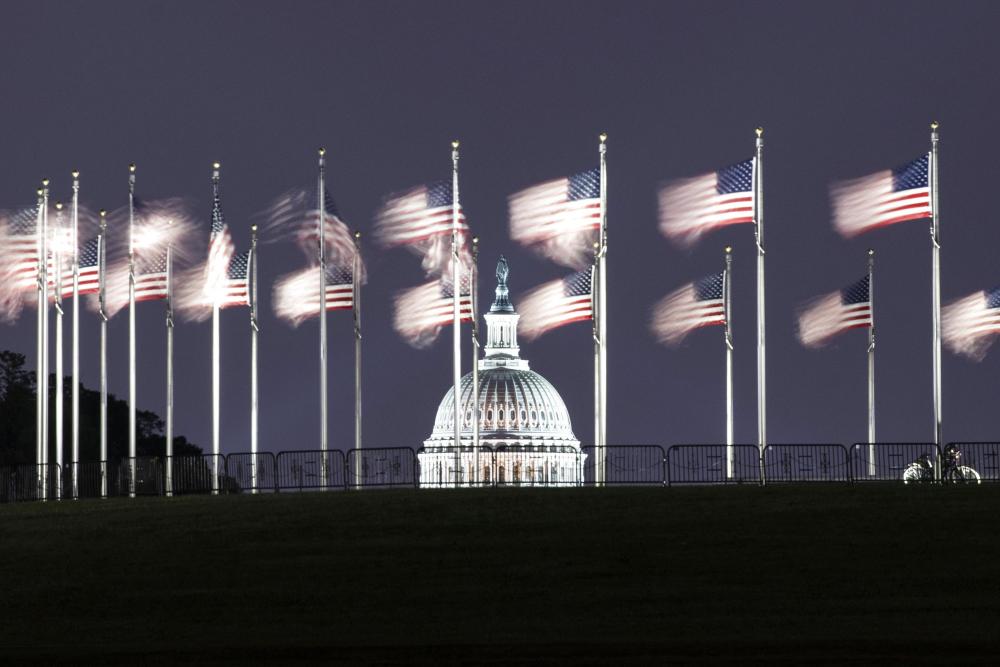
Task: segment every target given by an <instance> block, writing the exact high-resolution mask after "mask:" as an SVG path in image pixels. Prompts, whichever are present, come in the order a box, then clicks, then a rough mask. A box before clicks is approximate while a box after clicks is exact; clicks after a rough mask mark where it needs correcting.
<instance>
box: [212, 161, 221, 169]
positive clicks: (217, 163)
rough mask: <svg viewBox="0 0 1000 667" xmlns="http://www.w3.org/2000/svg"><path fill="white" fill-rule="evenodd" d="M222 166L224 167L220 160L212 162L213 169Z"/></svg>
mask: <svg viewBox="0 0 1000 667" xmlns="http://www.w3.org/2000/svg"><path fill="white" fill-rule="evenodd" d="M221 168H222V164H221V163H219V162H213V163H212V169H221Z"/></svg>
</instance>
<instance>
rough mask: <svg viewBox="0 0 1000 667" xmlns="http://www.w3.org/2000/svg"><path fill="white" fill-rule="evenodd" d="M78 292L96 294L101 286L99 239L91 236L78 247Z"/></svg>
mask: <svg viewBox="0 0 1000 667" xmlns="http://www.w3.org/2000/svg"><path fill="white" fill-rule="evenodd" d="M79 266H80V280H79V283H78V287H79V293H80V294H81V295H83V294H97V292H98V290H99V289H100V286H101V276H100V270H101V262H100V239H97V238H93V239H90V240H89V241H87V242H86V243H84V244H83V247H82V248H80V258H79Z"/></svg>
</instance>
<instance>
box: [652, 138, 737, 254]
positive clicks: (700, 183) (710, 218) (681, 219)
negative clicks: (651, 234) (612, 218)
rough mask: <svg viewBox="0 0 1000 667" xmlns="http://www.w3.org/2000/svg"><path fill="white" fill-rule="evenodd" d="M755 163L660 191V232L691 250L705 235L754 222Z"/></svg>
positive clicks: (693, 178) (682, 180)
mask: <svg viewBox="0 0 1000 667" xmlns="http://www.w3.org/2000/svg"><path fill="white" fill-rule="evenodd" d="M753 171H754V160H753V158H751V159H749V160H744V161H743V162H738V163H736V164H734V165H731V166H729V167H725V168H723V169H720V170H718V171H713V172H711V173H708V174H704V175H702V176H694V177H692V178H684V179H679V180H676V181H672V182H670V183H668V184H666V185H665V186H663V187H662V188H661V189H660V195H659V204H660V231H661V232H663V234H664V235H665V236H666V237H667V238H669V239H671V240H673V241H674V242H676V243H678V244H680V245H682V246H685V247H690V246H692V245H694V244H695V243H696V242H697V241H698V239H700V238H701V237H702V235H704V234H707V233H708V232H711V231H712V230H715V229H718V228H720V227H725V226H727V225H738V224H741V223H752V222H753Z"/></svg>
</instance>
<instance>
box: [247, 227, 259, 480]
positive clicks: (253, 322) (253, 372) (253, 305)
mask: <svg viewBox="0 0 1000 667" xmlns="http://www.w3.org/2000/svg"><path fill="white" fill-rule="evenodd" d="M250 271H251V273H250V276H249V278H250V295H249V296H250V484H251V486H253V490H252V493H257V416H258V414H257V393H258V392H257V389H258V388H257V335H258V334H259V333H260V326H259V325H258V323H257V225H253V226H251V227H250Z"/></svg>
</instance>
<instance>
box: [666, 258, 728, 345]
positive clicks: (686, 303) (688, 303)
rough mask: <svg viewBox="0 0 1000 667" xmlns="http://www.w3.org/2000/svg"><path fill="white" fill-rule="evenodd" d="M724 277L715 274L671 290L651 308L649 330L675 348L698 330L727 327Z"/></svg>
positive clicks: (720, 274) (721, 274)
mask: <svg viewBox="0 0 1000 667" xmlns="http://www.w3.org/2000/svg"><path fill="white" fill-rule="evenodd" d="M725 283H726V274H725V272H723V273H714V274H712V275H710V276H706V277H704V278H701V279H700V280H696V281H694V282H692V283H688V284H687V285H685V286H683V287H681V288H680V289H677V290H674V291H673V292H671V293H670V294H668V295H667V296H665V297H663V299H661V300H660V302H659V303H657V304H656V305H655V306H654V307H653V317H652V322H651V323H650V327H651V328H652V331H653V335H654V336H656V339H657V340H658V341H660V342H661V343H664V344H666V345H677V344H679V343H680V342H681V341H682V340H684V338H685V337H686V336H687V335H688V334H689V333H691V332H692V331H694V330H695V329H699V328H701V327H709V326H714V325H725V324H726V302H725Z"/></svg>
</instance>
